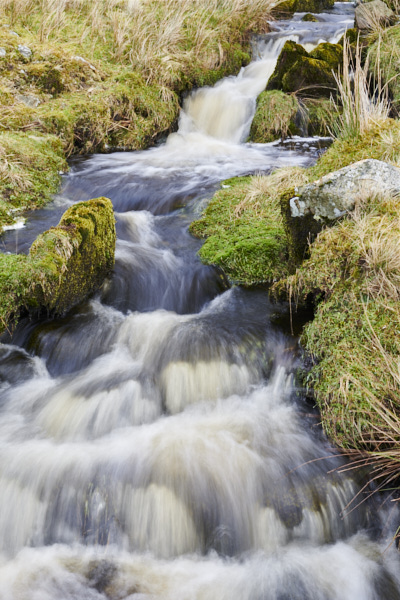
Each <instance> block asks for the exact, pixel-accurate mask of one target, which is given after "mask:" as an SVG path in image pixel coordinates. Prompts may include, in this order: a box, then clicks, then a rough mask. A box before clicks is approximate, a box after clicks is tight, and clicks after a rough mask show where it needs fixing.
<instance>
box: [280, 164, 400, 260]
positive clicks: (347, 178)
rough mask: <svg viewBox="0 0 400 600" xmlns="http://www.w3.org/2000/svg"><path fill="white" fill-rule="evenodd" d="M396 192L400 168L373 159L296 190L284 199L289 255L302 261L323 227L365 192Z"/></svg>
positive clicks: (345, 211)
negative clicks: (310, 243) (312, 240)
mask: <svg viewBox="0 0 400 600" xmlns="http://www.w3.org/2000/svg"><path fill="white" fill-rule="evenodd" d="M374 191H375V192H379V193H385V194H388V195H396V194H398V193H399V192H400V168H398V167H395V166H393V165H390V164H388V163H386V162H383V161H380V160H374V159H366V160H361V161H358V162H356V163H354V164H351V165H349V166H347V167H344V168H342V169H339V170H338V171H334V172H333V173H329V174H328V175H325V176H324V177H322V178H321V179H319V180H317V181H314V182H313V183H309V184H307V185H304V186H302V187H300V188H298V189H295V190H293V193H292V194H290V193H288V194H286V195H285V196H284V197H282V199H281V208H282V214H283V217H284V222H285V228H286V234H287V237H288V246H289V255H290V258H291V261H292V263H293V264H296V262H297V263H300V262H301V260H302V259H303V258H304V254H305V251H306V249H307V247H308V244H309V242H310V239H313V238H315V236H316V235H317V233H319V231H321V229H322V227H323V226H324V225H327V224H332V223H333V222H334V221H335V220H337V219H338V218H339V217H342V216H344V215H345V214H347V213H348V212H349V211H352V210H353V209H354V207H355V205H356V203H357V201H359V200H360V198H361V199H362V197H364V196H365V194H366V192H368V193H370V194H371V193H373V192H374Z"/></svg>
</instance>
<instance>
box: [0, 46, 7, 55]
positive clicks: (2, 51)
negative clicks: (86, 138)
mask: <svg viewBox="0 0 400 600" xmlns="http://www.w3.org/2000/svg"><path fill="white" fill-rule="evenodd" d="M6 54H7V51H6V49H5V48H0V56H1V57H4V56H5V55H6Z"/></svg>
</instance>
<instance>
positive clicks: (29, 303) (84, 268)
mask: <svg viewBox="0 0 400 600" xmlns="http://www.w3.org/2000/svg"><path fill="white" fill-rule="evenodd" d="M115 240H116V234H115V220H114V213H113V207H112V204H111V201H110V200H108V199H107V198H97V199H94V200H89V201H87V202H80V203H79V204H75V205H73V206H72V207H71V208H69V209H68V210H67V211H66V212H65V213H64V215H63V217H62V219H61V221H60V223H59V224H58V225H57V227H52V228H51V229H49V230H48V231H46V232H45V233H42V234H41V235H40V236H39V237H38V238H37V239H36V240H35V241H34V243H33V244H32V247H31V249H30V252H29V255H28V256H25V255H12V254H11V255H0V322H1V325H0V330H4V329H5V328H6V327H8V326H9V324H10V323H11V322H15V320H16V319H17V318H18V316H19V314H20V313H21V312H23V311H29V312H32V311H33V312H41V311H46V312H47V313H50V314H55V315H62V314H64V313H66V312H67V311H68V310H69V309H70V308H72V307H73V306H74V305H76V304H78V303H79V302H81V301H82V300H84V299H85V298H86V297H87V296H89V295H91V294H93V293H94V292H95V291H96V290H97V289H98V288H99V287H100V286H101V284H102V283H103V281H104V279H105V277H106V276H107V275H108V274H109V273H110V271H111V270H112V268H113V265H114V253H115Z"/></svg>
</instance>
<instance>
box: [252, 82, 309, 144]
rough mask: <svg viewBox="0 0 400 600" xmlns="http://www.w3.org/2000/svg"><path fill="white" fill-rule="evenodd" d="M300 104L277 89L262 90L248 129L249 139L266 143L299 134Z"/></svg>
mask: <svg viewBox="0 0 400 600" xmlns="http://www.w3.org/2000/svg"><path fill="white" fill-rule="evenodd" d="M299 110H300V105H299V102H298V100H297V98H296V97H295V96H293V95H287V94H285V93H284V92H281V91H279V90H271V91H269V92H263V93H262V94H260V96H259V97H258V99H257V109H256V113H255V115H254V119H253V122H252V124H251V129H250V141H252V142H258V143H264V144H265V143H268V142H272V141H274V140H276V139H279V138H281V139H285V138H286V137H288V136H290V135H298V134H300V127H299V125H300V122H299V121H300V117H299Z"/></svg>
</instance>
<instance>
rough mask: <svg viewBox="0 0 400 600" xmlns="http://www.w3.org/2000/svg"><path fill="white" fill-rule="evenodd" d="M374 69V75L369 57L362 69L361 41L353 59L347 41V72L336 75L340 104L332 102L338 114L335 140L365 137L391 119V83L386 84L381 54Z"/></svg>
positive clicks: (345, 56)
mask: <svg viewBox="0 0 400 600" xmlns="http://www.w3.org/2000/svg"><path fill="white" fill-rule="evenodd" d="M374 70H375V73H373V74H371V73H370V70H369V60H368V58H367V60H366V61H365V63H364V66H362V63H361V47H360V44H359V42H358V41H357V46H356V49H355V52H354V57H353V51H352V49H351V48H350V45H349V42H348V40H347V38H344V41H343V69H342V72H339V73H338V74H334V75H335V79H336V83H337V86H338V91H339V105H337V104H336V102H335V101H334V100H332V103H333V106H334V109H335V110H336V113H337V118H336V124H335V126H334V127H333V130H332V135H333V136H334V137H342V138H344V137H354V136H362V135H365V134H366V133H367V132H368V131H369V130H370V129H371V128H372V127H376V126H377V125H378V126H379V125H380V124H382V123H383V122H384V121H385V120H386V119H388V117H389V113H390V101H389V95H388V84H389V83H390V82H386V83H385V84H384V83H383V81H382V77H381V70H380V61H379V51H378V53H377V58H376V60H375V69H374ZM372 88H373V89H372ZM371 89H372V92H371Z"/></svg>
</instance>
